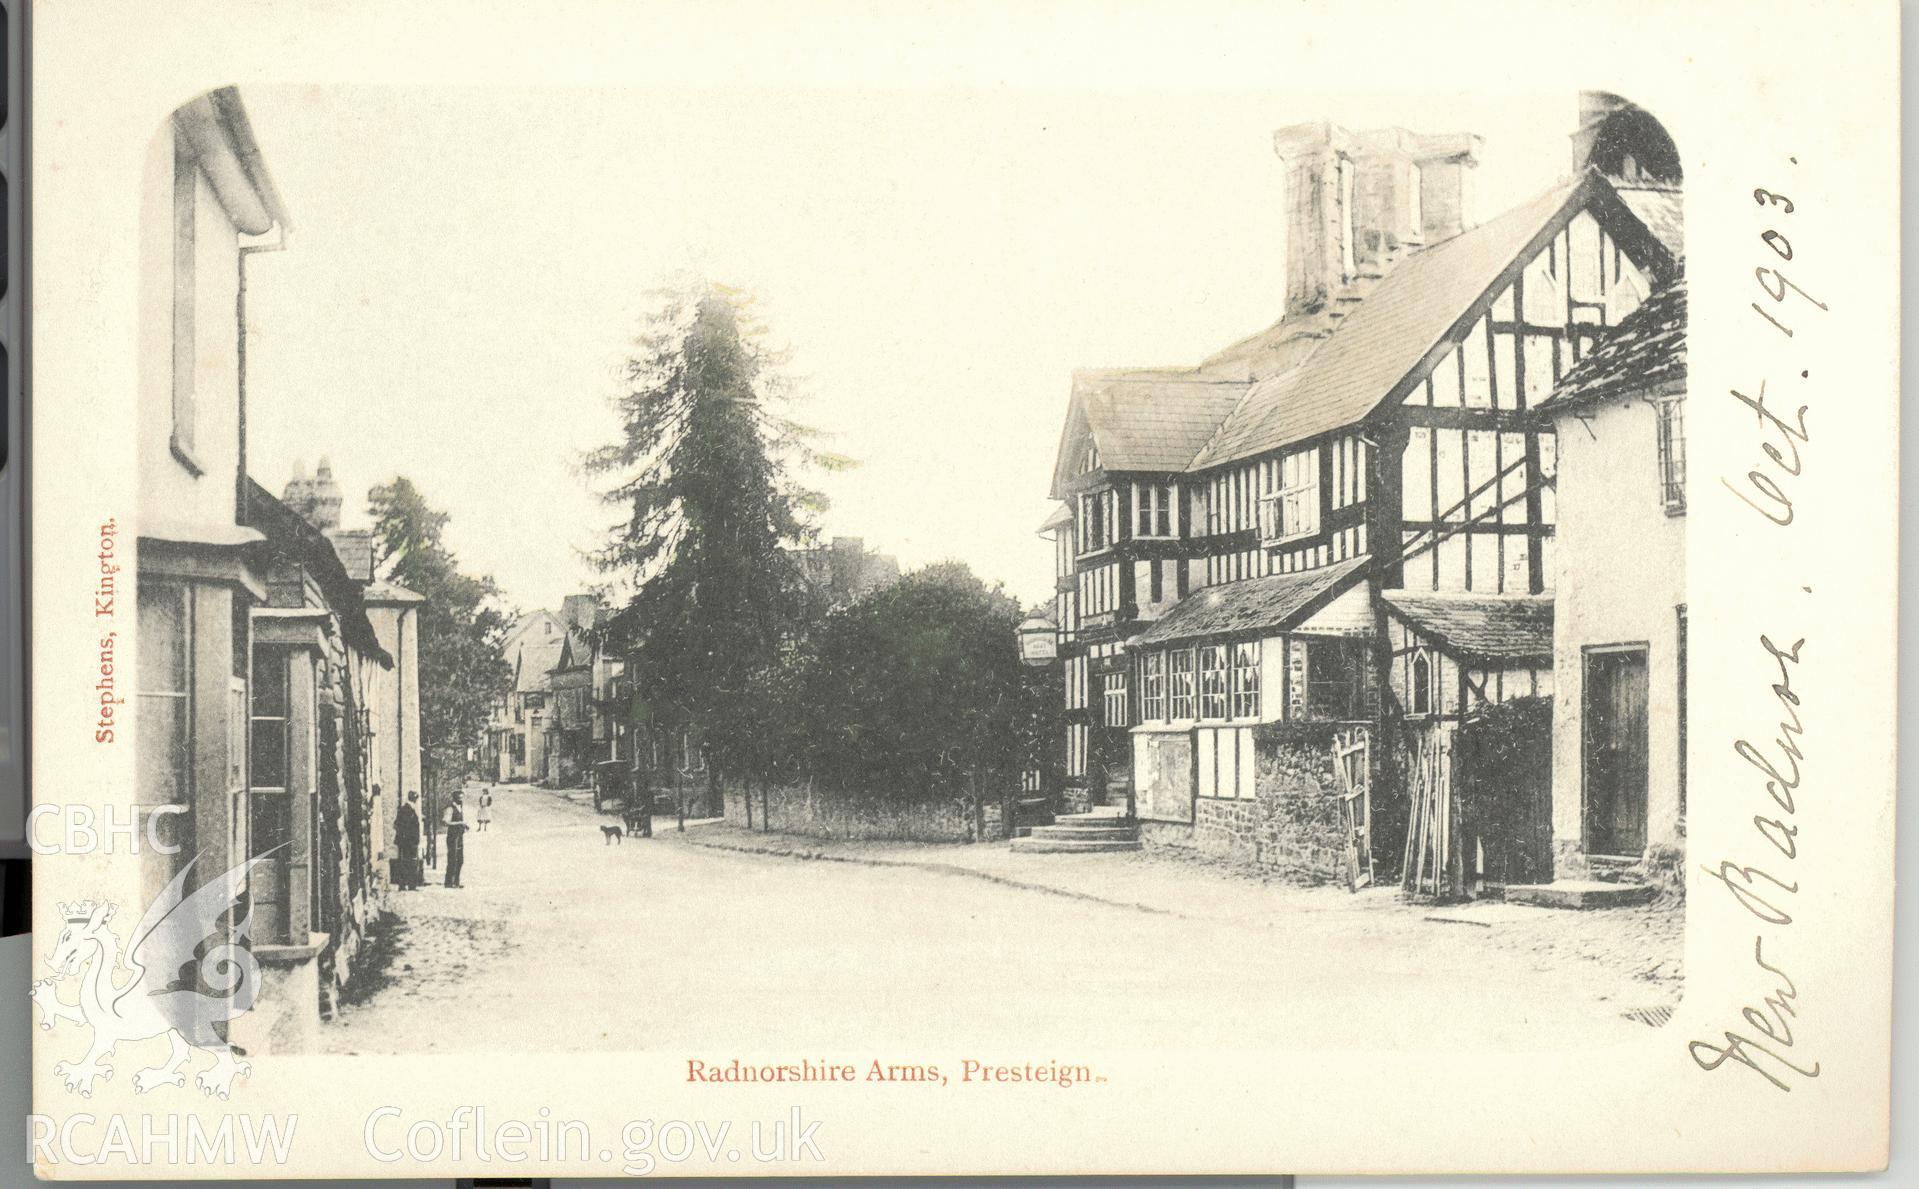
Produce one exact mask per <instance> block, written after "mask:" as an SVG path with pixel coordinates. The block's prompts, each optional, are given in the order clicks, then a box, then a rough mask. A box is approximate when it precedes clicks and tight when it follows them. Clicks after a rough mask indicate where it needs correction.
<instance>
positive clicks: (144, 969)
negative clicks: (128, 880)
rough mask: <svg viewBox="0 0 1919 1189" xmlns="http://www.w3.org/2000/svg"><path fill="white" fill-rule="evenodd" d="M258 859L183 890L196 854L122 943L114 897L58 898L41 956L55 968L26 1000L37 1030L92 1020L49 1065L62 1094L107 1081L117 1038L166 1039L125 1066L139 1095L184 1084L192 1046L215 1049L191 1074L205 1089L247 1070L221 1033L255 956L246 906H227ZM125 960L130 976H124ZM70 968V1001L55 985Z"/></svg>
mask: <svg viewBox="0 0 1919 1189" xmlns="http://www.w3.org/2000/svg"><path fill="white" fill-rule="evenodd" d="M275 849H276V850H277V849H279V848H277V847H276V848H275ZM268 853H269V854H270V853H271V852H268ZM266 858H267V856H266V855H261V856H258V857H256V858H253V859H249V860H247V861H246V862H244V863H241V864H240V865H238V866H236V867H233V868H230V869H229V870H228V871H226V872H225V873H224V874H222V875H219V876H216V877H214V878H213V879H210V880H208V881H207V882H206V883H204V884H202V885H200V886H199V887H198V888H195V889H194V890H193V892H192V893H191V894H186V893H185V892H184V889H185V888H186V883H187V877H188V876H189V875H190V874H192V872H193V868H194V866H195V865H196V864H197V863H199V861H200V860H199V859H198V858H197V857H196V858H194V859H193V860H192V861H191V862H189V863H187V864H186V865H185V866H184V867H182V868H181V869H180V873H179V874H178V875H175V876H174V877H173V881H172V882H171V883H169V884H168V885H167V886H166V888H165V889H163V890H162V891H161V893H160V895H159V897H158V898H157V899H155V900H154V902H153V904H152V905H150V906H149V907H148V908H147V911H146V915H145V916H143V917H141V918H140V923H139V924H138V925H137V926H135V927H134V930H133V941H132V944H131V945H129V946H128V947H127V949H126V950H125V951H124V952H122V951H121V949H120V939H119V938H118V937H116V936H114V934H113V932H112V931H111V930H109V929H108V928H107V926H108V925H109V924H110V923H112V921H113V915H114V910H115V908H116V907H117V906H115V905H113V904H107V903H96V902H95V901H92V900H80V901H76V902H73V903H70V904H62V905H61V906H60V915H61V916H63V917H65V918H66V924H65V927H63V928H62V929H61V930H60V937H59V940H58V941H57V942H56V943H55V944H54V949H53V953H52V954H50V955H48V957H47V965H49V966H51V967H53V969H54V970H56V971H57V972H58V974H57V976H56V977H54V978H46V979H41V980H39V981H38V982H36V983H34V984H33V1001H34V1003H36V1004H38V1005H39V1007H40V1012H41V1019H40V1027H41V1029H43V1030H46V1029H51V1028H52V1027H53V1026H54V1025H55V1024H56V1023H58V1022H59V1021H61V1020H70V1021H72V1022H74V1023H76V1024H85V1025H88V1026H90V1027H91V1028H92V1029H93V1043H92V1044H91V1045H90V1046H88V1048H87V1053H86V1056H85V1057H83V1058H81V1059H80V1060H79V1061H78V1062H73V1061H62V1062H60V1063H59V1064H58V1065H56V1066H54V1067H53V1071H54V1072H55V1073H57V1074H59V1075H60V1077H61V1078H62V1079H63V1080H64V1081H65V1082H66V1085H67V1091H68V1092H69V1093H73V1092H78V1093H79V1094H80V1096H81V1097H83V1098H84V1097H89V1096H91V1095H92V1093H93V1083H94V1080H95V1079H96V1078H104V1079H109V1080H111V1079H112V1077H113V1067H112V1066H110V1065H107V1064H105V1061H106V1059H107V1058H108V1057H111V1056H112V1055H113V1050H114V1047H115V1046H116V1045H119V1044H120V1043H121V1042H123V1041H124V1042H139V1041H143V1040H152V1039H156V1038H158V1037H163V1036H164V1037H166V1039H167V1044H168V1046H169V1048H168V1051H167V1057H166V1060H164V1061H162V1062H161V1063H160V1064H158V1065H155V1066H152V1067H150V1068H147V1069H142V1070H140V1071H139V1072H137V1073H135V1074H134V1075H133V1088H134V1089H135V1090H136V1091H138V1092H139V1093H142V1094H144V1093H146V1092H147V1091H149V1090H152V1089H153V1088H155V1087H156V1086H181V1087H184V1086H185V1085H186V1084H187V1075H186V1074H185V1073H184V1072H183V1071H182V1067H183V1066H185V1065H186V1063H187V1061H188V1060H189V1059H190V1058H191V1057H192V1056H193V1052H194V1050H196V1049H198V1050H201V1051H203V1052H208V1053H211V1054H212V1055H213V1065H212V1066H211V1067H210V1068H208V1069H207V1070H205V1071H203V1072H202V1073H200V1074H199V1075H198V1076H197V1077H196V1078H195V1079H194V1083H195V1084H196V1085H197V1086H198V1087H199V1088H200V1091H201V1092H202V1093H203V1094H206V1095H208V1096H216V1095H217V1096H218V1097H220V1098H225V1097H227V1095H228V1093H229V1092H230V1091H231V1090H232V1088H233V1080H234V1079H235V1078H236V1077H239V1076H240V1075H242V1074H245V1073H248V1072H249V1071H250V1070H251V1068H252V1067H251V1066H250V1065H249V1064H248V1063H247V1062H245V1061H242V1060H240V1059H239V1058H238V1057H236V1056H235V1054H234V1049H233V1047H232V1046H231V1045H229V1044H228V1043H227V1042H226V1040H225V1038H224V1036H223V1035H222V1033H223V1032H224V1030H225V1025H226V1024H228V1023H229V1022H231V1021H233V1020H236V1019H238V1018H239V1017H241V1016H243V1015H245V1014H246V1013H247V1012H248V1011H249V1010H250V1009H251V1008H252V1007H253V1002H254V999H255V997H256V996H257V995H258V993H259V989H260V967H259V963H258V962H257V961H256V960H255V959H254V956H253V954H252V952H251V951H250V950H249V949H248V948H247V930H248V927H249V925H250V923H251V921H252V913H251V911H248V910H240V911H241V915H238V916H237V917H235V916H234V915H233V914H235V912H236V909H237V908H238V902H239V901H240V900H241V897H242V896H243V894H244V892H245V890H246V887H247V876H248V874H249V872H250V871H251V870H252V868H253V867H255V866H257V865H259V864H260V863H263V862H264V861H265V860H266ZM223 919H232V927H231V928H230V929H223V928H222V927H221V922H222V920H223ZM123 967H124V969H125V971H126V972H127V973H128V974H130V975H131V977H122V975H121V970H122V968H123ZM75 976H78V978H79V982H80V999H79V1002H77V1003H68V1002H66V1001H64V1000H62V999H61V998H60V996H59V992H58V987H59V984H60V982H61V981H62V980H64V979H71V978H73V977H75Z"/></svg>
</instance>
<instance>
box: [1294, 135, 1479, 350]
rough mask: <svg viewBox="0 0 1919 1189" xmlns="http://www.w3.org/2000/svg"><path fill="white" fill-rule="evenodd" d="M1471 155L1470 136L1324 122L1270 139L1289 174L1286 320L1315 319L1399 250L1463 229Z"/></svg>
mask: <svg viewBox="0 0 1919 1189" xmlns="http://www.w3.org/2000/svg"><path fill="white" fill-rule="evenodd" d="M1478 147H1479V138H1478V137H1476V136H1472V135H1470V134H1467V133H1454V134H1449V135H1436V136H1426V135H1420V134H1418V133H1413V132H1408V131H1407V130H1405V129H1404V128H1376V129H1372V130H1370V131H1366V132H1358V133H1355V132H1351V131H1348V130H1347V129H1345V128H1341V127H1340V126H1339V125H1337V124H1332V123H1328V122H1324V121H1322V122H1319V123H1312V124H1294V125H1291V126H1289V127H1285V128H1281V129H1280V130H1279V131H1277V132H1275V133H1274V134H1273V151H1274V152H1276V153H1277V154H1278V155H1279V158H1280V160H1281V161H1282V162H1283V163H1284V165H1285V171H1286V172H1285V185H1286V312H1287V314H1289V315H1296V314H1305V313H1312V312H1315V311H1318V310H1320V309H1322V308H1324V307H1325V305H1326V303H1327V302H1328V301H1330V300H1331V299H1332V298H1333V296H1334V295H1335V294H1336V293H1337V292H1338V291H1339V290H1340V289H1341V288H1342V287H1343V286H1345V285H1346V284H1348V283H1349V282H1351V281H1352V280H1353V279H1354V278H1356V277H1359V276H1361V275H1365V274H1373V275H1377V274H1378V273H1380V272H1383V271H1384V269H1385V268H1386V267H1387V266H1388V265H1390V264H1391V263H1392V262H1393V261H1395V260H1397V259H1398V257H1399V255H1400V253H1401V252H1402V251H1403V250H1405V249H1406V248H1409V247H1415V246H1418V245H1421V244H1427V243H1436V242H1438V241H1439V240H1442V239H1450V238H1451V237H1453V236H1455V235H1458V234H1459V233H1460V232H1461V231H1462V230H1464V229H1465V227H1466V225H1467V203H1468V198H1469V194H1468V188H1467V182H1468V179H1469V177H1470V175H1469V173H1468V170H1470V169H1471V167H1472V166H1473V165H1474V164H1476V161H1477V158H1476V154H1477V151H1478Z"/></svg>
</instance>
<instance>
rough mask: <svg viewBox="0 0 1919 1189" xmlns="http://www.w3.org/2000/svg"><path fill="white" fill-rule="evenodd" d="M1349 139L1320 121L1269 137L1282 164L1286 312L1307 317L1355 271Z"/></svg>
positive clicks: (1333, 127)
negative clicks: (1284, 195)
mask: <svg viewBox="0 0 1919 1189" xmlns="http://www.w3.org/2000/svg"><path fill="white" fill-rule="evenodd" d="M1352 148H1353V138H1352V134H1351V133H1349V132H1347V131H1346V130H1345V129H1344V128H1341V127H1338V126H1337V125H1334V124H1330V123H1327V122H1324V121H1321V122H1319V123H1314V124H1293V125H1289V126H1288V127H1285V128H1281V129H1280V130H1279V131H1277V132H1275V133H1273V151H1274V152H1275V153H1277V154H1279V159H1280V161H1281V162H1283V163H1284V165H1285V170H1286V172H1285V184H1286V313H1287V315H1288V316H1292V315H1295V314H1303V313H1311V312H1313V311H1315V310H1317V309H1319V308H1320V307H1321V306H1323V305H1325V303H1326V302H1327V301H1329V300H1331V299H1332V296H1333V294H1334V292H1335V291H1337V290H1338V289H1339V287H1340V286H1341V285H1344V284H1345V283H1346V282H1347V281H1349V280H1351V279H1352V277H1353V275H1354V274H1355V273H1356V272H1357V271H1358V261H1357V260H1356V258H1355V256H1354V243H1353V224H1352V220H1351V218H1350V217H1349V211H1350V209H1351V205H1352V197H1353V184H1354V180H1355V179H1354V172H1353V161H1352Z"/></svg>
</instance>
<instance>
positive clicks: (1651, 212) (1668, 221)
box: [1613, 182, 1686, 257]
mask: <svg viewBox="0 0 1919 1189" xmlns="http://www.w3.org/2000/svg"><path fill="white" fill-rule="evenodd" d="M1613 188H1614V189H1615V190H1617V191H1618V192H1619V199H1620V201H1622V202H1624V203H1625V204H1626V208H1627V209H1628V210H1630V211H1632V213H1633V214H1635V215H1638V216H1639V221H1640V222H1641V223H1644V224H1645V225H1646V229H1647V230H1648V231H1651V232H1652V233H1653V235H1655V236H1657V237H1658V239H1659V242H1660V243H1662V244H1664V245H1665V246H1666V250H1667V251H1668V252H1671V253H1672V254H1673V255H1674V256H1675V257H1678V256H1684V255H1685V254H1686V220H1685V209H1684V206H1683V204H1682V203H1681V201H1680V197H1679V191H1677V190H1674V189H1671V188H1668V187H1664V186H1657V187H1635V186H1629V185H1626V184H1624V183H1618V182H1615V183H1614V185H1613Z"/></svg>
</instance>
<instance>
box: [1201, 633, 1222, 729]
mask: <svg viewBox="0 0 1919 1189" xmlns="http://www.w3.org/2000/svg"><path fill="white" fill-rule="evenodd" d="M1228 664H1229V658H1228V656H1227V649H1226V646H1225V645H1224V644H1208V645H1205V646H1204V647H1202V648H1201V649H1200V650H1199V716H1200V717H1201V718H1225V717H1226V711H1227V696H1226V691H1227V678H1226V672H1227V666H1228Z"/></svg>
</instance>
